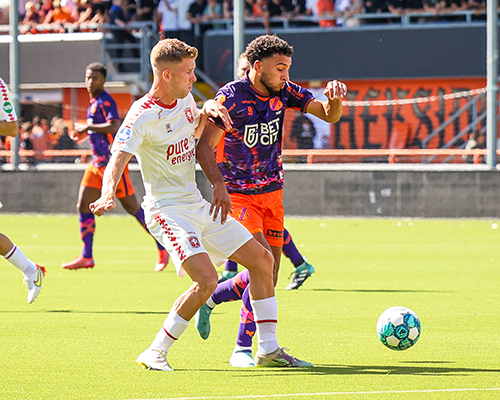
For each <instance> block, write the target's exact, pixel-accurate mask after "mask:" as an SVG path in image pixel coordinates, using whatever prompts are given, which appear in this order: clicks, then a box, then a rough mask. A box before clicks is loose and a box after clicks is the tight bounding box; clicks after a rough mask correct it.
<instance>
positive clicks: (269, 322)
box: [255, 319, 278, 324]
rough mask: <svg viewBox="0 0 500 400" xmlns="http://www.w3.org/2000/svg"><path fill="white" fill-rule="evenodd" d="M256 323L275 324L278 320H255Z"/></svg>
mask: <svg viewBox="0 0 500 400" xmlns="http://www.w3.org/2000/svg"><path fill="white" fill-rule="evenodd" d="M255 323H256V324H272V323H274V324H277V323H278V320H276V319H263V320H262V321H255Z"/></svg>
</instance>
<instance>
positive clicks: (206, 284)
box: [196, 275, 217, 301]
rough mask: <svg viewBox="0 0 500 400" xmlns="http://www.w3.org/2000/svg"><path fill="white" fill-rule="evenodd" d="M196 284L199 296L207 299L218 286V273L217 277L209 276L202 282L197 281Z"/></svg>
mask: <svg viewBox="0 0 500 400" xmlns="http://www.w3.org/2000/svg"><path fill="white" fill-rule="evenodd" d="M196 285H197V288H196V291H197V292H198V294H199V296H201V297H202V298H203V299H204V301H206V300H208V298H209V297H210V296H211V295H212V293H213V292H214V291H215V289H216V288H217V275H215V279H210V278H208V279H206V280H204V281H202V282H197V283H196Z"/></svg>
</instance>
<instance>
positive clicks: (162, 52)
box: [151, 39, 198, 67]
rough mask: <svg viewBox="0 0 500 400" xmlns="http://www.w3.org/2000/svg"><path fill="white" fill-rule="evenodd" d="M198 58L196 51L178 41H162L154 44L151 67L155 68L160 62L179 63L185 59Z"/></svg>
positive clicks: (194, 48)
mask: <svg viewBox="0 0 500 400" xmlns="http://www.w3.org/2000/svg"><path fill="white" fill-rule="evenodd" d="M196 57H198V49H197V48H196V47H193V46H190V45H188V44H187V43H184V42H183V41H181V40H179V39H164V40H160V41H159V42H158V43H156V45H155V47H153V50H151V65H152V66H153V67H157V66H158V63H160V62H174V63H175V62H181V61H182V60H184V59H185V58H196Z"/></svg>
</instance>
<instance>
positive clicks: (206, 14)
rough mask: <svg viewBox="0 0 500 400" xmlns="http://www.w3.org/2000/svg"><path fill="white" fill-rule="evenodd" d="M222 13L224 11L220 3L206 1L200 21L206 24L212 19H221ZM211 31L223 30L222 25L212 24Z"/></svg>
mask: <svg viewBox="0 0 500 400" xmlns="http://www.w3.org/2000/svg"><path fill="white" fill-rule="evenodd" d="M223 13H224V10H223V8H222V4H221V3H219V2H218V1H217V0H207V5H206V6H205V9H204V10H203V15H202V20H203V21H205V22H207V21H212V20H214V19H221V18H222V16H223ZM212 29H224V24H212Z"/></svg>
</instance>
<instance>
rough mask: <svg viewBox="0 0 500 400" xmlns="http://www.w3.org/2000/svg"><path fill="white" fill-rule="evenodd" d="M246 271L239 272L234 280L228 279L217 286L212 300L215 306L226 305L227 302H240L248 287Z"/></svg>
mask: <svg viewBox="0 0 500 400" xmlns="http://www.w3.org/2000/svg"><path fill="white" fill-rule="evenodd" d="M248 282H249V275H248V270H246V269H245V270H244V271H241V272H240V273H239V274H238V275H236V276H235V277H234V278H231V279H228V280H227V281H224V282H222V283H219V284H218V285H217V288H216V289H215V291H214V293H213V294H212V300H213V302H214V303H215V304H221V303H226V302H228V301H235V300H240V299H241V298H242V296H243V293H244V291H245V289H246V288H247V286H248Z"/></svg>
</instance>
